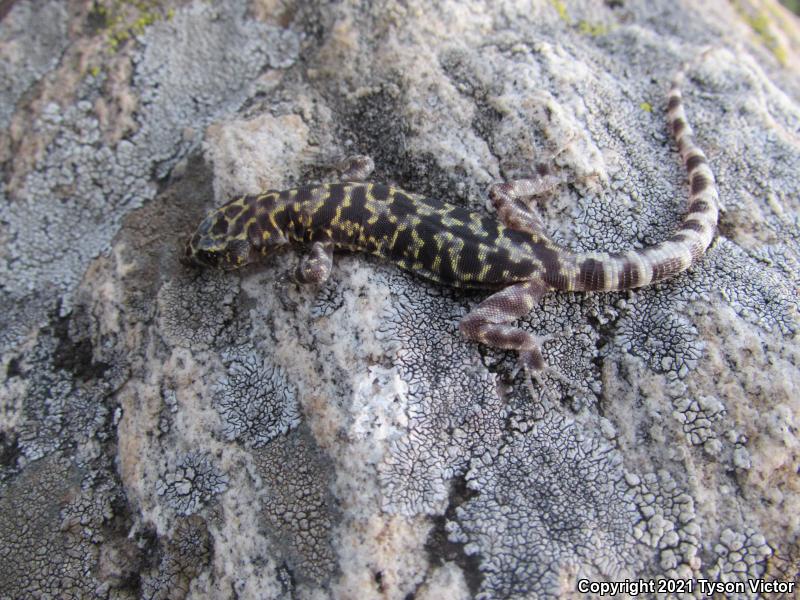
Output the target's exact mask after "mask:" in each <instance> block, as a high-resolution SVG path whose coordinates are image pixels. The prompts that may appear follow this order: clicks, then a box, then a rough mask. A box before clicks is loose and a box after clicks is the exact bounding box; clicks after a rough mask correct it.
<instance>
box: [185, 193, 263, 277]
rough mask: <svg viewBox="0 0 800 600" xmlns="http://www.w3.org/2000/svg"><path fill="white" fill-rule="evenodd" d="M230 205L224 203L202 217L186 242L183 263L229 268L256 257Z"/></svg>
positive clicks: (241, 264) (238, 215)
mask: <svg viewBox="0 0 800 600" xmlns="http://www.w3.org/2000/svg"><path fill="white" fill-rule="evenodd" d="M232 205H233V204H232V203H229V204H226V205H225V206H223V207H222V208H220V209H218V210H215V211H212V212H211V213H209V214H208V216H207V217H206V218H205V219H203V221H202V223H200V225H199V226H198V227H197V230H196V231H195V233H194V235H193V236H192V237H191V238H190V239H189V241H188V242H187V243H186V250H185V252H184V255H183V259H182V262H183V263H184V264H187V265H194V266H201V267H214V268H217V269H224V270H226V271H231V270H233V269H238V268H240V267H243V266H245V265H246V264H248V263H251V262H253V261H254V260H256V259H257V258H258V253H257V252H256V251H255V250H254V248H253V246H252V245H251V244H250V241H249V240H248V237H247V230H246V229H245V227H244V226H243V224H242V223H241V212H239V214H234V213H235V211H233V210H231V207H232ZM233 206H235V205H233Z"/></svg>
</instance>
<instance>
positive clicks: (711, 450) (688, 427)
mask: <svg viewBox="0 0 800 600" xmlns="http://www.w3.org/2000/svg"><path fill="white" fill-rule="evenodd" d="M673 406H674V407H675V413H673V414H674V416H675V418H676V419H678V421H679V422H680V423H681V425H682V427H683V432H684V433H685V434H686V439H687V440H688V441H689V443H690V444H692V445H695V446H703V447H704V448H705V450H706V452H708V454H709V455H712V456H715V455H717V454H719V452H720V450H721V442H720V440H719V439H718V434H717V432H716V427H717V424H718V423H719V421H721V420H722V418H723V417H724V416H725V414H726V412H727V411H726V410H725V407H724V406H723V405H722V403H721V402H720V401H719V400H718V399H717V398H714V397H712V396H700V397H699V398H697V399H694V398H680V399H676V400H675V401H674V402H673Z"/></svg>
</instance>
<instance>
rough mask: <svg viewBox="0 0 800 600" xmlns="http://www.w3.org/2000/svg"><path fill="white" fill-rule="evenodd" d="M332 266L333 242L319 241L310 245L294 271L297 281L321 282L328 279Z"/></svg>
mask: <svg viewBox="0 0 800 600" xmlns="http://www.w3.org/2000/svg"><path fill="white" fill-rule="evenodd" d="M332 266H333V242H330V241H321V242H314V243H313V244H312V245H311V251H310V252H309V253H308V254H306V255H305V256H304V257H303V258H302V259H301V260H300V264H299V265H298V266H297V269H296V270H295V272H294V279H295V281H297V282H298V283H322V282H324V281H325V280H327V279H328V276H329V275H330V274H331V268H332Z"/></svg>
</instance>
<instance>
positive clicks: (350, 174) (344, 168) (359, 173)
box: [339, 154, 375, 181]
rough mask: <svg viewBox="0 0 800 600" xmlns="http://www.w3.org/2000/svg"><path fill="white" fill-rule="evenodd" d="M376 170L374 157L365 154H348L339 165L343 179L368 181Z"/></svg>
mask: <svg viewBox="0 0 800 600" xmlns="http://www.w3.org/2000/svg"><path fill="white" fill-rule="evenodd" d="M373 170H375V163H374V162H373V160H372V158H371V157H369V156H366V155H363V154H356V155H354V156H348V157H347V158H346V159H345V160H344V162H343V163H342V164H341V165H340V166H339V172H340V177H341V180H342V181H366V180H367V177H369V176H370V175H371V174H372V171H373Z"/></svg>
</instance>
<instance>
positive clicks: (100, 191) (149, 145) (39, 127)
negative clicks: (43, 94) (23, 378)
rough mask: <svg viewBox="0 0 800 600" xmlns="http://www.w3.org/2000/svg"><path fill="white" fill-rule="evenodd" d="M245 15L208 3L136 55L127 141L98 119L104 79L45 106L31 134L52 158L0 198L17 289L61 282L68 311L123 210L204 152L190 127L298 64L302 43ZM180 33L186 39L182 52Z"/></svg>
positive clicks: (180, 16) (160, 28)
mask: <svg viewBox="0 0 800 600" xmlns="http://www.w3.org/2000/svg"><path fill="white" fill-rule="evenodd" d="M245 9H246V6H245V3H244V2H236V3H233V4H230V5H229V6H228V10H225V11H216V9H214V8H212V7H211V6H210V5H207V4H202V3H201V4H198V5H196V6H193V7H191V8H190V9H188V10H185V11H181V12H179V13H177V14H176V16H175V18H174V19H172V20H171V21H170V22H169V23H165V22H162V23H159V24H157V25H154V26H153V27H151V28H149V29H148V30H147V32H146V33H145V34H144V35H143V36H142V37H141V42H142V44H143V46H142V50H141V52H136V53H134V55H135V59H134V61H133V62H134V65H135V67H134V72H133V78H134V79H135V80H136V81H137V85H138V86H139V90H140V97H139V98H138V107H137V109H138V110H137V115H136V122H137V124H138V126H139V128H138V130H137V131H136V132H135V133H134V134H133V135H131V136H130V137H129V139H124V140H121V141H119V142H118V143H116V144H115V145H108V144H107V143H105V140H104V131H103V130H102V129H101V120H100V117H99V115H98V114H97V102H98V101H99V100H101V99H102V98H103V92H104V89H103V85H104V83H105V77H106V76H105V75H104V74H99V75H98V76H93V75H87V76H86V77H84V78H83V79H82V80H81V81H80V82H79V84H78V85H77V86H76V87H77V90H76V93H77V96H78V97H79V98H80V100H79V101H77V102H75V103H74V104H71V105H69V106H66V107H61V106H59V105H58V104H56V103H50V104H48V105H47V106H46V107H45V109H44V111H43V112H42V114H41V115H40V116H39V118H38V119H37V121H36V123H35V125H34V127H32V128H31V129H32V130H35V131H36V132H37V135H39V136H41V138H42V139H43V140H48V142H47V145H46V149H45V151H44V153H43V156H42V157H41V159H39V160H38V161H37V164H36V169H35V170H32V171H30V172H29V173H28V174H27V176H26V177H25V179H24V181H23V183H22V184H21V188H20V189H19V190H16V191H14V192H13V198H9V197H7V196H6V195H5V194H2V193H0V200H2V202H0V221H2V222H3V223H4V225H3V230H4V237H5V236H7V237H9V238H12V239H14V243H13V244H10V245H8V246H7V252H5V253H4V254H3V256H2V257H1V258H0V275H2V277H3V280H4V282H5V285H6V287H7V289H8V290H9V291H12V292H16V293H18V294H19V293H23V292H26V291H28V290H30V289H37V288H41V287H43V286H44V285H47V284H53V285H55V286H56V287H57V288H59V290H60V291H61V292H62V293H66V294H65V302H64V303H63V309H64V310H65V311H66V310H68V309H69V307H70V305H71V301H70V298H71V293H72V291H73V290H74V288H75V286H76V285H77V283H78V281H79V278H80V276H81V274H82V273H83V272H84V271H85V269H86V266H87V265H88V263H89V261H90V260H91V259H92V258H94V257H96V256H98V255H99V254H100V253H101V252H103V251H104V250H106V249H107V248H108V246H109V242H110V241H111V239H112V237H113V236H114V234H115V233H116V232H117V230H118V229H119V225H120V222H121V220H122V218H123V217H124V215H125V214H126V213H128V212H129V211H131V210H133V209H135V208H137V207H139V206H141V205H142V204H143V203H144V202H146V201H148V200H150V199H152V198H153V196H154V194H155V188H154V186H153V185H152V183H151V182H150V175H151V172H152V171H153V170H154V169H155V170H156V171H157V172H158V177H163V176H164V175H165V174H166V173H168V172H169V169H171V168H172V167H173V166H174V165H175V164H176V163H177V162H178V161H179V160H180V159H181V158H182V157H183V156H185V155H186V153H187V152H188V151H189V149H190V148H192V147H196V146H197V144H198V142H199V140H198V139H194V138H192V137H189V138H187V137H186V133H187V131H188V128H194V129H195V130H199V129H201V128H202V127H203V126H204V125H205V124H207V123H208V122H210V121H211V120H212V119H213V118H214V116H215V115H218V114H221V113H222V112H224V111H226V110H231V109H233V108H235V107H236V106H238V105H239V104H241V102H242V101H243V100H244V98H245V97H246V90H247V85H245V84H244V83H242V82H244V81H248V80H249V79H250V78H252V77H254V76H255V75H256V74H257V73H259V72H260V71H261V70H262V69H263V68H265V67H267V66H273V67H286V66H288V65H289V64H291V63H292V62H293V61H294V60H295V58H296V54H297V38H296V36H295V35H293V34H291V33H289V32H286V31H280V30H277V29H275V28H273V27H270V26H267V25H263V24H259V23H256V22H254V21H249V20H248V21H244V22H243V19H244V14H243V13H244V11H245ZM48 10H49V9H48ZM176 37H183V39H186V40H188V41H189V43H187V44H185V45H180V46H175V45H174V43H173V42H174V40H175V38H176ZM31 75H32V76H33V77H35V75H36V74H35V73H34V74H31ZM12 200H13V201H12Z"/></svg>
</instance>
